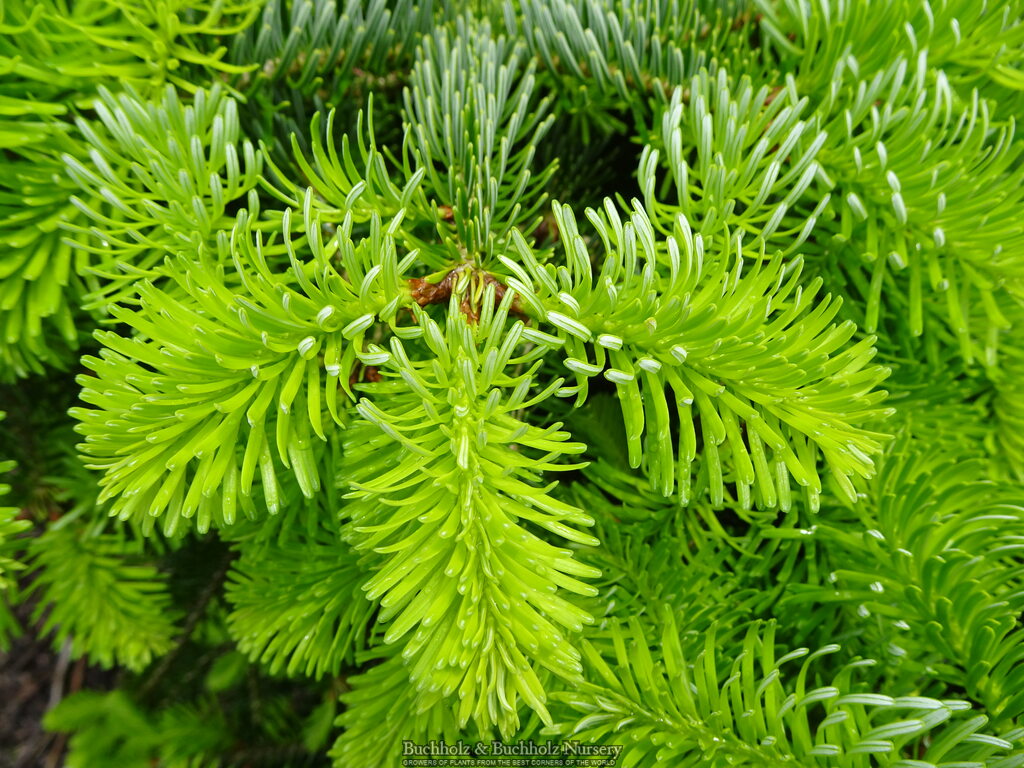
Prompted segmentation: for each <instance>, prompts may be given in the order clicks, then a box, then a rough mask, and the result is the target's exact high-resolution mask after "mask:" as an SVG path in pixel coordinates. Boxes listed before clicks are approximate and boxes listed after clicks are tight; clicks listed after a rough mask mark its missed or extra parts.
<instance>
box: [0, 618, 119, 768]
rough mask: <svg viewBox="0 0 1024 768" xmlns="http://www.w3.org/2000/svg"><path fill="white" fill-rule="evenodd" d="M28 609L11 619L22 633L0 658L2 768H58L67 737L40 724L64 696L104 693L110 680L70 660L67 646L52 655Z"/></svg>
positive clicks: (51, 649)
mask: <svg viewBox="0 0 1024 768" xmlns="http://www.w3.org/2000/svg"><path fill="white" fill-rule="evenodd" d="M31 611H32V606H31V605H24V606H19V607H18V608H17V609H16V611H15V613H16V615H17V616H18V620H19V621H20V622H21V625H22V627H23V628H24V629H25V631H24V633H23V634H22V636H21V637H18V638H17V639H16V640H14V642H13V643H12V644H11V649H10V651H9V652H8V653H2V652H0V768H60V766H61V765H62V764H63V755H64V749H65V746H66V738H67V737H66V736H65V735H63V734H58V733H48V732H47V731H45V730H44V729H43V726H42V722H41V721H42V718H43V715H44V714H45V713H46V711H47V710H48V709H50V708H51V707H52V706H54V705H55V704H56V703H57V702H58V701H60V700H61V699H62V698H63V697H64V696H67V695H69V694H71V693H73V692H74V691H78V690H80V689H82V688H84V687H88V688H108V687H109V686H110V683H111V682H112V678H113V675H112V673H110V672H104V671H103V670H100V669H97V668H94V667H88V666H86V664H85V660H84V659H80V660H78V661H73V660H72V659H71V648H70V645H68V646H66V647H65V648H64V649H62V650H61V651H60V652H59V653H56V652H54V650H53V648H52V646H51V643H50V640H49V638H39V637H38V635H37V632H36V631H35V630H36V627H34V626H32V625H31V624H30V614H31Z"/></svg>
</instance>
